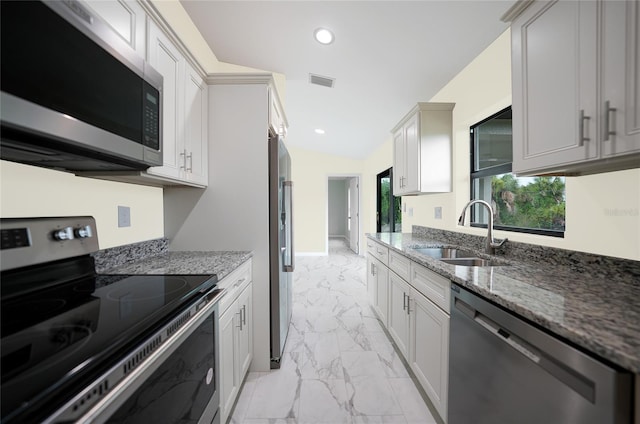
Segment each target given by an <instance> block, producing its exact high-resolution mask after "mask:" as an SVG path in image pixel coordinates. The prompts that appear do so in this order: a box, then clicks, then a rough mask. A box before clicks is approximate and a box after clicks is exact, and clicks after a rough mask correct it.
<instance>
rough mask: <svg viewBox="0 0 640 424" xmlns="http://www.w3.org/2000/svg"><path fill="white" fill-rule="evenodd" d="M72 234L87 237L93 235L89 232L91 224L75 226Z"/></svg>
mask: <svg viewBox="0 0 640 424" xmlns="http://www.w3.org/2000/svg"><path fill="white" fill-rule="evenodd" d="M73 234H75V236H76V237H78V238H89V237H91V236H92V235H93V233H92V232H91V226H90V225H85V226H84V227H80V228H76V229H75V230H73Z"/></svg>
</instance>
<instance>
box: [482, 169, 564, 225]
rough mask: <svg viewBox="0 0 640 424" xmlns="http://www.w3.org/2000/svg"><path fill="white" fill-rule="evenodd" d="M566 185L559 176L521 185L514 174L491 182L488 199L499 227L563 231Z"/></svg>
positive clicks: (505, 175)
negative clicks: (495, 209)
mask: <svg viewBox="0 0 640 424" xmlns="http://www.w3.org/2000/svg"><path fill="white" fill-rule="evenodd" d="M564 190H565V184H564V180H563V179H562V178H559V177H536V178H534V181H533V182H531V183H529V184H526V185H520V183H519V181H518V179H517V178H516V177H514V176H513V174H504V175H502V176H494V177H492V179H491V197H492V199H491V200H492V203H493V206H494V207H496V208H497V213H496V216H494V218H495V223H496V224H498V225H506V226H514V227H524V228H537V229H545V230H556V231H564V228H565V198H564Z"/></svg>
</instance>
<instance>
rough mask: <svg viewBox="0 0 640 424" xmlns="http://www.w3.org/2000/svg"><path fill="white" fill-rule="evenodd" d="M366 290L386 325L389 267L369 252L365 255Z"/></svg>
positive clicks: (379, 316)
mask: <svg viewBox="0 0 640 424" xmlns="http://www.w3.org/2000/svg"><path fill="white" fill-rule="evenodd" d="M367 291H368V293H369V300H370V301H371V306H373V310H374V311H375V312H376V314H378V318H380V321H382V323H383V324H384V325H385V326H386V325H387V320H388V318H387V315H388V313H389V268H387V267H386V266H385V265H384V264H383V263H382V262H380V261H379V260H377V259H376V258H374V257H373V256H372V255H371V253H369V254H368V255H367Z"/></svg>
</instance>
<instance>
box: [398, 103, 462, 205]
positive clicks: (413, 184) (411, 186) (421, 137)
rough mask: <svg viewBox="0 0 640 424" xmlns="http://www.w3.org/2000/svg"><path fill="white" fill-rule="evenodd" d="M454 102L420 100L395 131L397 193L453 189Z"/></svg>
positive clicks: (433, 191)
mask: <svg viewBox="0 0 640 424" xmlns="http://www.w3.org/2000/svg"><path fill="white" fill-rule="evenodd" d="M454 105H455V104H454V103H418V104H417V105H416V106H415V107H414V108H413V109H412V110H411V111H410V112H409V113H408V114H407V115H406V116H405V117H404V118H403V119H402V120H401V121H400V122H399V123H398V125H396V127H395V128H393V130H391V132H392V134H393V190H394V195H414V194H424V193H444V192H450V191H451V170H452V166H451V160H452V159H451V141H452V135H451V126H452V117H451V116H452V110H453V107H454Z"/></svg>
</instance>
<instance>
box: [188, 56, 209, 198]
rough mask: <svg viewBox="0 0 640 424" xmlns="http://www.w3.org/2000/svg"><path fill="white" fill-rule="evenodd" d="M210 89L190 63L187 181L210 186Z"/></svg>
mask: <svg viewBox="0 0 640 424" xmlns="http://www.w3.org/2000/svg"><path fill="white" fill-rule="evenodd" d="M207 93H208V86H207V84H206V83H205V81H204V79H202V77H200V75H199V74H198V73H197V72H196V71H195V70H194V69H193V67H191V65H189V64H188V63H187V65H186V72H185V91H184V94H185V101H184V149H183V150H184V153H185V160H186V167H185V168H184V169H183V173H182V177H183V179H185V180H187V181H189V182H192V183H195V184H199V185H203V186H206V185H207V183H208V178H209V176H208V175H209V166H208V148H207V147H208V139H207V134H208V131H207V122H208V121H207V111H208V104H209V103H208V100H209V98H208V94H207Z"/></svg>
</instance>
